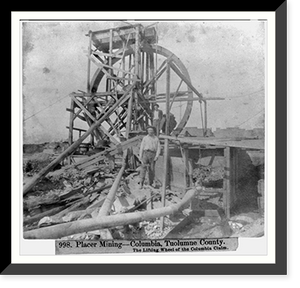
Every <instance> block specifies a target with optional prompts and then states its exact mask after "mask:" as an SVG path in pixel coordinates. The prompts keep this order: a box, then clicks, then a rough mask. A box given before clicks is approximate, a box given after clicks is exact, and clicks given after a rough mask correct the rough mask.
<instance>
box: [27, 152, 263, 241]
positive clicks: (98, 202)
mask: <svg viewBox="0 0 300 288" xmlns="http://www.w3.org/2000/svg"><path fill="white" fill-rule="evenodd" d="M47 149H48V148H47ZM110 151H113V150H110ZM45 152H47V151H43V152H38V153H35V154H31V155H27V157H25V158H24V164H23V174H24V181H26V179H28V178H29V179H30V178H31V177H33V176H34V175H35V174H36V173H38V172H39V171H40V170H41V169H43V168H44V167H45V166H46V165H48V164H49V162H50V161H51V160H52V159H53V157H54V154H51V153H45ZM50 152H51V151H50ZM112 154H113V158H112V155H111V154H109V157H107V155H105V153H104V152H103V151H102V152H98V153H96V154H93V155H90V156H86V157H85V158H84V157H83V158H80V159H79V160H77V161H75V162H73V163H71V164H64V165H63V166H60V167H57V169H56V170H53V171H51V172H49V173H48V174H47V175H46V177H44V178H43V179H41V180H40V181H39V182H38V183H37V184H36V185H35V187H34V189H33V190H32V191H31V192H30V193H28V194H26V195H24V198H23V211H24V214H23V215H24V218H23V223H24V231H30V230H34V229H38V228H42V227H47V226H54V225H58V224H62V223H69V222H76V221H80V220H83V219H94V218H97V217H99V211H100V209H101V207H102V205H103V203H104V202H105V200H106V198H107V195H108V193H109V191H110V188H111V187H112V186H113V185H114V182H115V179H116V177H117V175H118V172H119V170H120V167H121V163H122V159H121V158H120V157H119V156H118V154H116V153H112ZM112 161H113V162H114V165H112V164H111V162H112ZM223 177H224V169H223V170H222V169H220V168H219V167H209V166H205V167H204V166H203V167H202V166H200V167H199V168H197V169H195V170H194V171H193V179H194V183H195V185H198V186H199V185H202V186H199V187H201V189H200V190H199V191H200V192H199V193H198V196H197V201H196V200H195V201H196V202H195V201H192V204H191V205H190V206H188V207H183V209H182V210H180V211H178V212H177V213H175V214H171V215H167V216H165V217H164V228H163V229H161V220H160V218H156V219H151V220H144V221H141V222H138V223H133V224H129V225H123V226H116V227H113V228H110V229H106V230H107V233H109V235H110V236H109V237H112V238H113V239H162V238H170V237H172V238H219V237H260V236H262V235H264V219H263V216H262V215H261V214H260V213H259V212H257V211H255V212H247V213H238V214H236V215H233V216H232V217H231V218H230V219H226V218H224V215H223V214H222V213H221V212H220V211H222V193H220V192H213V187H214V185H215V183H217V182H218V181H221V180H223ZM212 183H213V184H212ZM181 200H182V192H178V191H172V190H168V189H167V190H166V199H165V202H166V206H171V205H176V204H178V203H180V202H181ZM195 203H196V204H195ZM161 207H162V204H161V183H160V182H158V181H156V182H155V183H154V184H153V185H152V186H149V185H148V183H147V179H146V181H145V185H144V187H143V188H142V189H139V167H137V168H136V169H131V168H128V169H125V172H124V173H123V176H122V178H121V181H120V183H119V185H118V188H117V191H116V194H115V196H114V200H113V203H112V205H111V208H110V212H109V214H110V215H119V214H126V213H137V212H140V211H151V210H152V209H157V208H161ZM199 211H200V212H201V213H200V212H199ZM103 235H104V234H101V233H99V230H96V231H89V232H84V233H78V234H73V235H70V236H65V237H62V238H61V239H76V240H78V239H85V240H97V239H100V238H101V237H103Z"/></svg>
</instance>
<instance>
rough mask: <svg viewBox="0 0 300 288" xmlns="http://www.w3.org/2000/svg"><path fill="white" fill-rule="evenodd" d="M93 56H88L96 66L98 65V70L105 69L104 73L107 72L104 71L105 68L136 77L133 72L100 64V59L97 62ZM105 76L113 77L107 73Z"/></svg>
mask: <svg viewBox="0 0 300 288" xmlns="http://www.w3.org/2000/svg"><path fill="white" fill-rule="evenodd" d="M92 56H93V55H92ZM92 56H88V57H89V58H90V59H91V60H92V61H93V63H94V64H96V66H98V68H100V69H103V72H104V71H106V69H104V68H108V69H113V70H117V71H120V72H124V73H126V74H130V75H133V76H135V74H134V73H132V72H129V71H126V70H123V69H120V68H117V67H114V66H110V65H108V64H104V63H100V62H99V61H97V60H98V59H97V60H96V58H95V56H93V57H92ZM106 72H107V71H106ZM104 73H105V72H104ZM105 74H107V76H111V75H110V74H109V73H108V72H107V73H105Z"/></svg>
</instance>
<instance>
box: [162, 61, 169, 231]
mask: <svg viewBox="0 0 300 288" xmlns="http://www.w3.org/2000/svg"><path fill="white" fill-rule="evenodd" d="M170 72H171V71H170V66H169V64H167V70H166V126H165V127H166V128H165V134H166V135H169V123H170V110H169V108H170V103H169V102H170V74H171V73H170ZM168 164H169V140H168V139H165V143H164V170H163V171H164V173H165V175H164V178H163V185H162V195H161V202H162V207H165V205H166V189H167V185H168V184H169V183H168V181H169V177H168V170H169V169H168V166H169V165H168ZM160 227H161V230H162V231H163V229H164V216H162V217H161V219H160Z"/></svg>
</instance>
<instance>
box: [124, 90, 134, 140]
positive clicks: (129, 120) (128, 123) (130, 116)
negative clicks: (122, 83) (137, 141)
mask: <svg viewBox="0 0 300 288" xmlns="http://www.w3.org/2000/svg"><path fill="white" fill-rule="evenodd" d="M132 107H133V93H130V99H129V103H128V109H127V111H128V113H127V122H126V135H125V136H126V138H127V139H128V138H129V133H130V131H131V121H132Z"/></svg>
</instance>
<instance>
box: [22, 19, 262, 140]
mask: <svg viewBox="0 0 300 288" xmlns="http://www.w3.org/2000/svg"><path fill="white" fill-rule="evenodd" d="M142 24H143V25H145V26H146V25H149V24H151V23H142ZM124 25H126V24H125V23H124V22H121V21H120V22H27V23H23V38H22V39H23V47H22V48H23V49H22V50H23V53H22V55H23V91H22V92H23V119H26V121H25V122H24V127H23V135H24V143H43V142H47V141H59V140H65V139H67V137H68V130H67V129H66V126H68V122H69V113H68V112H66V108H68V107H69V106H70V98H69V97H68V94H70V93H71V92H76V91H77V90H85V89H86V77H87V57H86V56H85V52H84V50H87V46H88V37H86V36H85V34H86V33H87V32H88V31H89V30H92V31H95V30H101V29H106V28H111V27H117V26H124ZM154 27H156V28H157V32H158V44H159V45H160V46H163V47H164V48H166V49H168V50H170V51H171V52H173V53H174V54H175V55H176V56H178V57H179V58H180V60H181V61H182V62H183V64H184V65H185V66H186V68H187V69H188V71H189V74H190V77H191V80H192V83H193V85H194V86H195V87H196V88H197V89H198V90H199V92H201V93H203V95H204V97H224V98H225V100H223V101H209V103H208V126H209V127H211V128H213V130H214V129H216V128H217V127H220V128H226V127H240V128H246V129H250V128H254V127H262V125H263V121H262V120H263V113H264V101H265V91H264V88H265V57H266V55H265V34H266V31H265V23H264V22H261V21H243V22H241V21H239V22H238V21H231V22H225V21H222V22H213V21H208V22H195V21H191V22H182V21H181V22H159V23H158V24H156V25H154ZM163 81H164V78H162V80H161V83H163ZM162 85H163V84H162ZM174 85H175V84H174ZM174 85H173V86H174ZM172 89H173V90H174V89H176V85H175V88H174V87H172ZM61 99H62V100H61ZM180 105H181V107H180ZM184 107H185V105H184V104H183V103H175V104H174V107H173V113H174V114H175V116H176V117H177V118H179V117H180V115H181V114H183V112H184ZM199 113H200V110H199V103H198V102H195V103H194V105H193V111H192V114H191V117H190V119H189V122H188V125H187V126H193V127H195V126H198V127H201V120H200V117H199Z"/></svg>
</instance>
